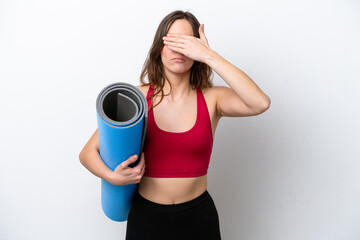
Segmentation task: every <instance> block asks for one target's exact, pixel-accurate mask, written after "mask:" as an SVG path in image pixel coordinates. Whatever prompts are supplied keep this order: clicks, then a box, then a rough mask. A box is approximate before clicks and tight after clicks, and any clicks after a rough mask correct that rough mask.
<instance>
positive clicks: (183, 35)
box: [166, 33, 194, 39]
mask: <svg viewBox="0 0 360 240" xmlns="http://www.w3.org/2000/svg"><path fill="white" fill-rule="evenodd" d="M166 37H175V38H179V39H191V38H194V36H191V35H187V34H181V33H168V34H167V35H166Z"/></svg>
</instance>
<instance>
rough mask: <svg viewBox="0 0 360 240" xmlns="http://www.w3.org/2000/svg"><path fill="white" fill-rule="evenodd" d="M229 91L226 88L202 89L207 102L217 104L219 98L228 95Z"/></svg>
mask: <svg viewBox="0 0 360 240" xmlns="http://www.w3.org/2000/svg"><path fill="white" fill-rule="evenodd" d="M228 89H229V88H228V87H225V86H212V87H208V88H204V89H202V93H203V95H204V97H205V98H206V99H207V100H209V101H211V102H214V103H216V102H217V99H218V98H219V96H221V95H222V94H226V93H227V92H228Z"/></svg>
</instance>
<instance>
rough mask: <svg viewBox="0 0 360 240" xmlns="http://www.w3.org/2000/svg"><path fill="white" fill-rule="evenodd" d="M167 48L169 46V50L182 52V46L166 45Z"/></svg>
mask: <svg viewBox="0 0 360 240" xmlns="http://www.w3.org/2000/svg"><path fill="white" fill-rule="evenodd" d="M166 46H167V47H168V48H170V49H171V50H173V51H175V52H179V53H182V54H184V49H183V48H179V47H175V46H171V45H166Z"/></svg>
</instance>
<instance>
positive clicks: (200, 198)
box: [132, 189, 210, 212]
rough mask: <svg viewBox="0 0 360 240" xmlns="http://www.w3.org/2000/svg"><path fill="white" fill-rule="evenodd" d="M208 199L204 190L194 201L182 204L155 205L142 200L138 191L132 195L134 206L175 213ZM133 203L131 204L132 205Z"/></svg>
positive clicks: (206, 191)
mask: <svg viewBox="0 0 360 240" xmlns="http://www.w3.org/2000/svg"><path fill="white" fill-rule="evenodd" d="M209 197H210V194H209V192H208V190H207V189H206V190H205V192H203V193H202V194H201V195H200V196H198V197H196V198H194V199H191V200H189V201H186V202H182V203H175V204H161V203H156V202H153V201H150V200H148V199H146V198H144V197H143V196H141V195H140V193H139V191H138V190H136V191H135V195H134V203H135V204H136V203H140V204H142V205H145V206H146V207H150V208H152V209H154V210H157V211H163V212H176V211H181V210H186V209H188V208H191V207H194V206H196V205H198V204H200V203H202V202H204V201H205V200H207V199H208V198H209ZM134 203H132V204H134Z"/></svg>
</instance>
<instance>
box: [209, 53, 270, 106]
mask: <svg viewBox="0 0 360 240" xmlns="http://www.w3.org/2000/svg"><path fill="white" fill-rule="evenodd" d="M205 63H206V64H207V65H209V66H210V67H211V68H212V69H213V70H214V71H215V72H216V73H217V74H218V75H219V76H220V77H221V78H222V79H223V80H224V81H225V82H226V83H227V84H228V85H229V86H230V87H231V88H232V89H233V90H234V91H235V92H236V93H237V94H238V95H239V96H240V97H241V99H242V100H243V101H244V102H245V103H246V105H248V106H249V107H257V106H258V105H259V103H263V104H265V105H267V104H269V102H270V98H269V97H268V96H267V95H266V94H265V93H264V92H263V91H262V90H261V89H260V88H259V87H258V86H257V85H256V83H255V82H254V81H253V80H251V78H250V77H249V76H248V75H246V73H244V72H243V71H241V70H240V69H239V68H237V67H235V66H234V65H232V64H231V63H230V62H228V61H227V60H226V59H224V58H223V57H221V56H220V55H219V54H218V53H217V52H215V51H214V50H210V52H209V54H208V56H207V58H206V61H205Z"/></svg>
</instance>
